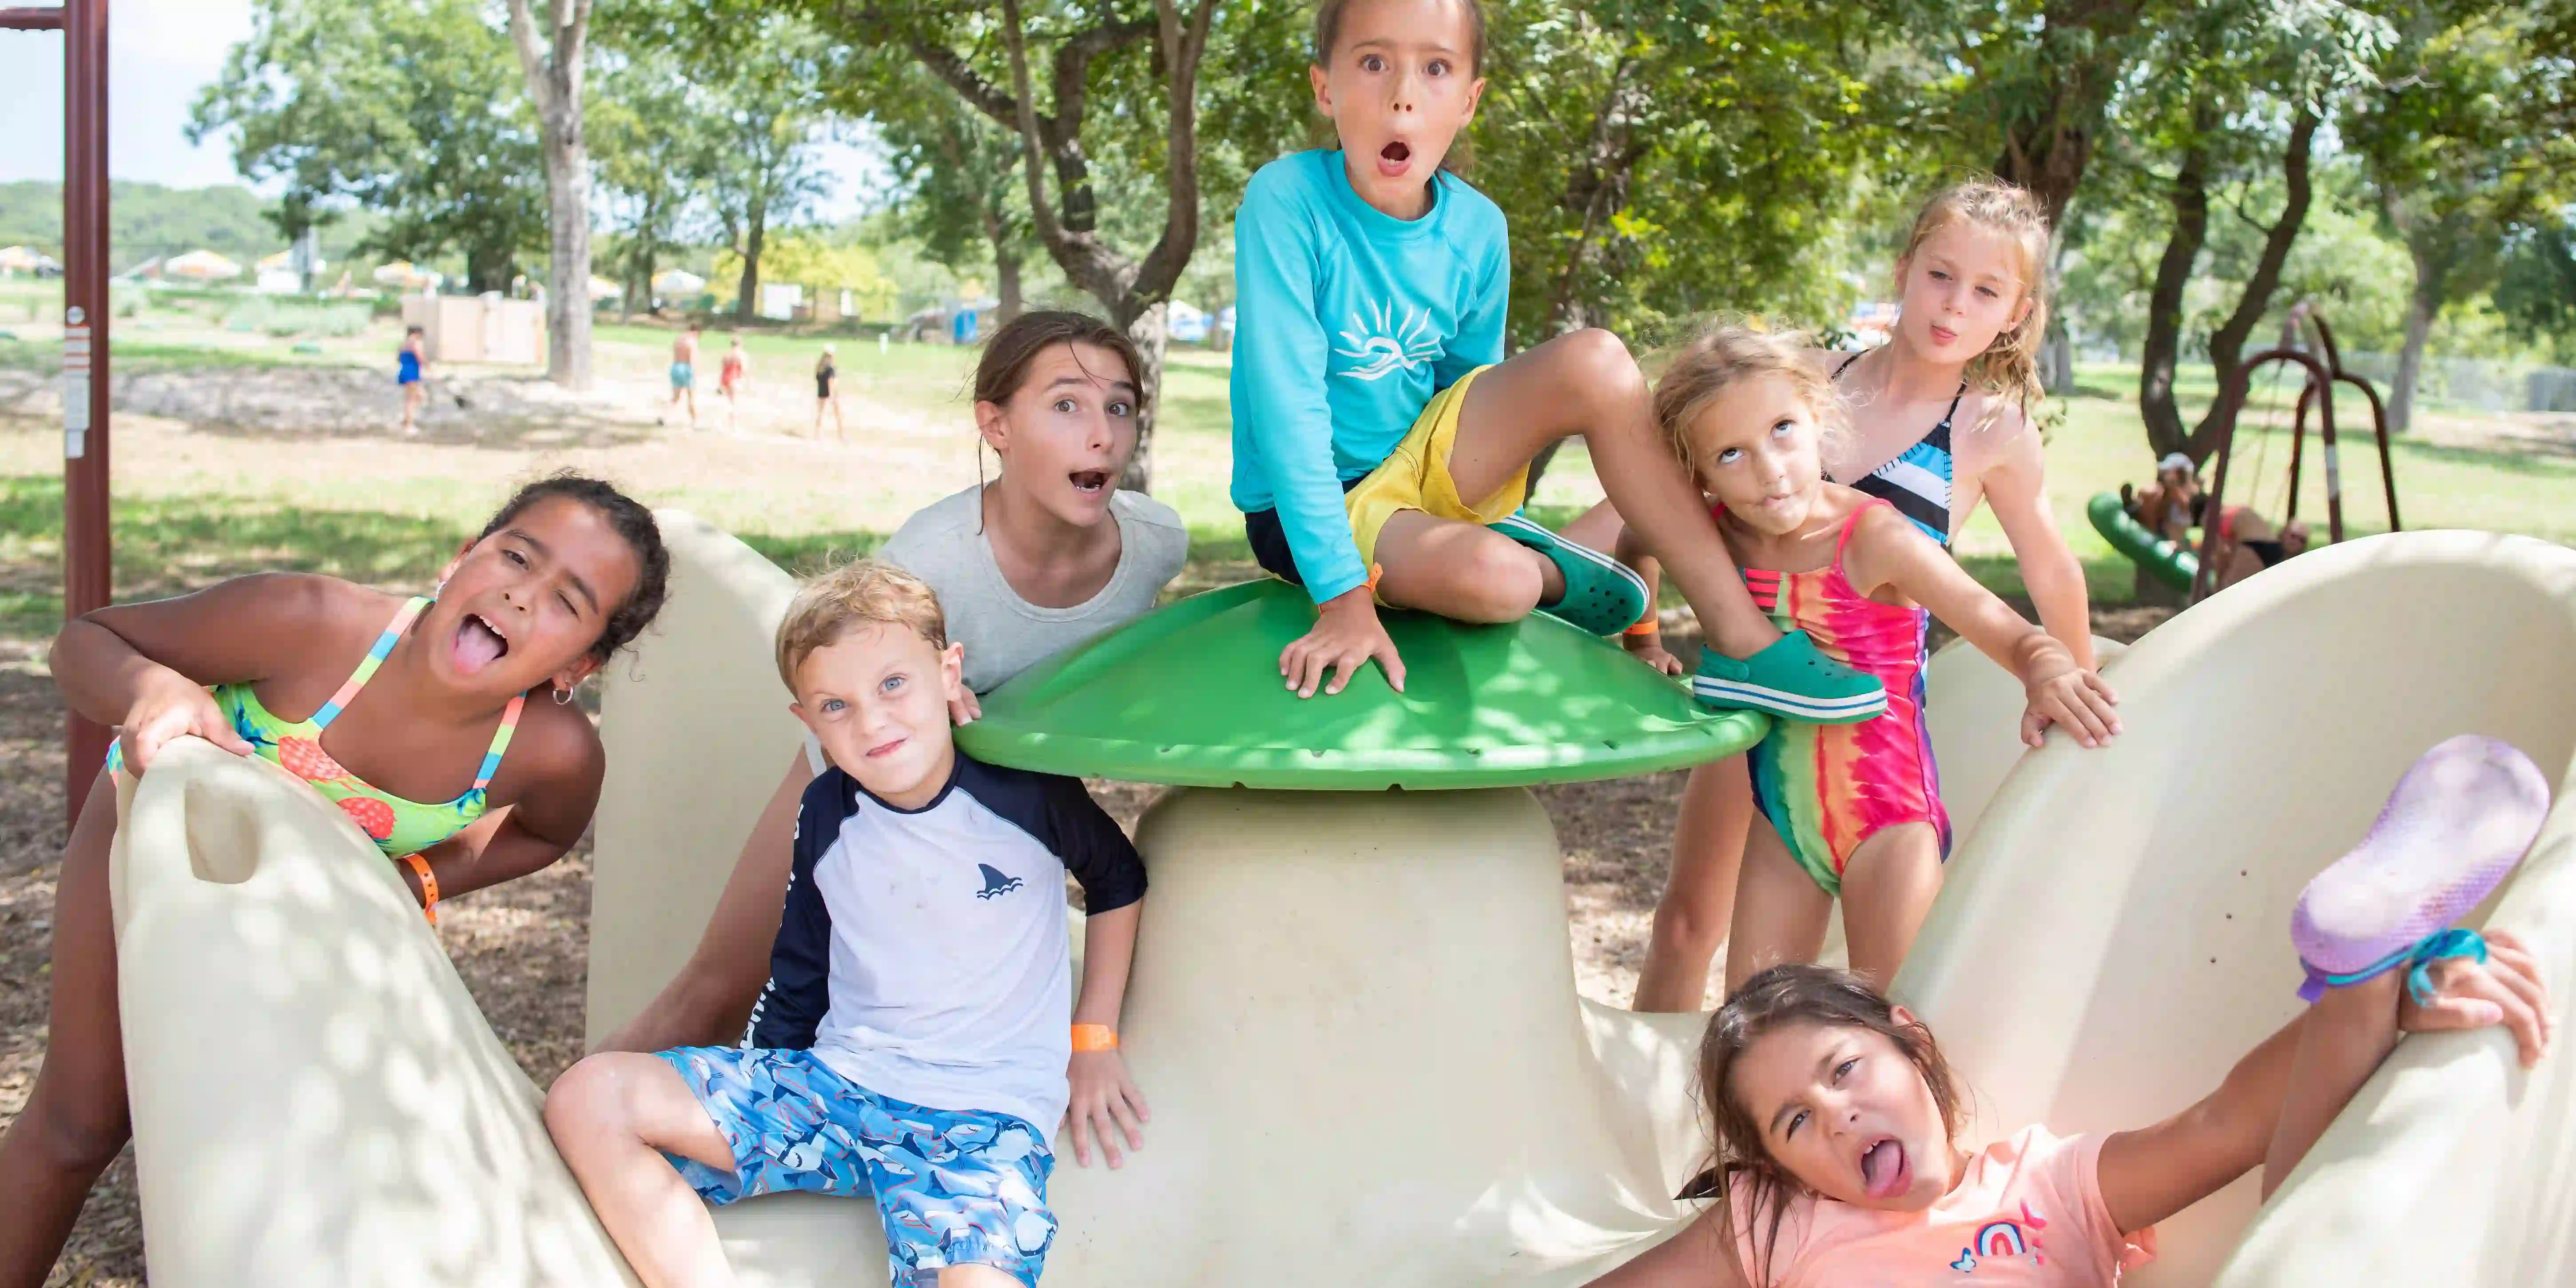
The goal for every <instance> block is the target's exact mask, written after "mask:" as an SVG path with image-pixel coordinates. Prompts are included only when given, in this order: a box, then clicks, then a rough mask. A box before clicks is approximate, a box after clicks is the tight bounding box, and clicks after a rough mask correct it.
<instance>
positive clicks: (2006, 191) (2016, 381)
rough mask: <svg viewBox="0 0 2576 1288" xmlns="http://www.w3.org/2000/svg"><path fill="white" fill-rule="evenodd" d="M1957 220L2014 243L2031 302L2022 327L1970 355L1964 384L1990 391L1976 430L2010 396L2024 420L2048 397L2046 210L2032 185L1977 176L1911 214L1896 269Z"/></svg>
mask: <svg viewBox="0 0 2576 1288" xmlns="http://www.w3.org/2000/svg"><path fill="white" fill-rule="evenodd" d="M1955 224H1965V225H1967V226H1968V227H1970V228H1975V229H1978V230H1980V231H1982V232H1989V233H1995V234H1997V235H2000V236H2002V237H2004V238H2006V239H2008V240H2010V241H2011V242H2012V244H2013V247H2014V249H2016V250H2018V251H2020V252H2021V256H2020V258H2021V264H2020V273H2021V290H2022V298H2023V299H2025V300H2028V301H2029V302H2030V312H2029V313H2027V314H2025V315H2023V317H2022V320H2021V324H2020V325H2018V326H2015V327H2012V328H2009V329H2007V330H2006V331H2005V332H2004V333H2003V334H2001V335H1998V336H1996V337H1995V342H1994V343H1993V344H1991V345H1988V346H1986V351H1985V352H1984V353H1980V354H1978V355H1977V356H1976V357H1974V358H1970V359H1969V360H1968V371H1967V380H1968V384H1969V386H1970V387H1971V388H1974V389H1977V390H1980V391H1983V392H1984V393H1986V394H1988V395H1991V396H1992V401H1991V403H1990V404H1989V405H1988V407H1987V408H1986V412H1985V414H1984V415H1983V416H1981V417H1979V418H1978V420H1977V425H1976V427H1977V428H1979V429H1984V428H1986V427H1987V426H1989V425H1991V424H1993V423H1994V421H1995V417H1996V416H1997V415H1998V414H2000V413H2001V411H2002V409H2003V404H2004V403H2005V402H2007V401H2010V402H2012V403H2015V404H2017V405H2018V406H2019V407H2020V408H2021V415H2022V419H2023V420H2024V421H2030V418H2031V408H2033V407H2036V406H2038V405H2039V402H2040V400H2041V399H2043V398H2045V397H2047V393H2046V391H2044V390H2042V389H2041V388H2040V386H2039V346H2040V342H2041V341H2042V339H2043V338H2045V337H2046V336H2047V334H2048V273H2047V271H2046V270H2047V264H2048V236H2049V233H2048V211H2047V209H2046V208H2045V207H2043V206H2042V205H2040V203H2039V198H2037V197H2035V196H2032V195H2031V192H2030V190H2029V189H2027V188H2024V187H2021V186H2020V185H2018V184H2012V183H2006V182H2005V181H2003V180H2001V179H1995V178H1979V179H1970V180H1968V181H1967V182H1965V183H1955V184H1952V185H1950V186H1949V187H1947V188H1944V189H1942V190H1941V191H1939V192H1936V193H1934V194H1932V198H1931V200H1929V201H1926V202H1924V203H1923V208H1922V209H1921V210H1918V211H1916V212H1915V214H1914V229H1913V231H1912V232H1909V233H1907V234H1906V237H1905V251H1904V253H1903V254H1901V255H1898V256H1897V257H1896V262H1897V265H1898V272H1899V273H1902V272H1903V271H1904V268H1905V266H1907V265H1910V264H1911V263H1912V262H1913V260H1914V252H1915V251H1916V250H1918V249H1920V248H1921V247H1922V245H1923V241H1924V239H1925V238H1927V237H1930V236H1931V235H1932V234H1934V233H1936V232H1939V231H1941V230H1942V229H1944V228H1948V227H1951V226H1952V225H1955ZM2034 423H2035V422H2034Z"/></svg>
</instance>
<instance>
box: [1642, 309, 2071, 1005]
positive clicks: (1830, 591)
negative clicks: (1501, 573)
mask: <svg viewBox="0 0 2576 1288" xmlns="http://www.w3.org/2000/svg"><path fill="white" fill-rule="evenodd" d="M1840 408H1841V404H1840V402H1839V401H1838V400H1836V399H1835V397H1834V395H1833V391H1832V389H1831V388H1830V387H1829V386H1828V384H1827V382H1826V378H1825V377H1824V376H1823V375H1822V374H1821V373H1818V372H1817V371H1816V370H1815V369H1814V368H1812V367H1810V366H1808V365H1807V364H1806V363H1805V362H1803V361H1802V360H1801V359H1800V357H1799V353H1798V350H1797V349H1796V348H1795V347H1793V346H1792V345H1791V344H1789V343H1788V342H1786V341H1784V340H1782V339H1778V338H1774V337H1771V336H1766V335H1762V334H1760V333H1757V332H1753V331H1747V330H1742V329H1737V328H1721V329H1719V330H1716V331H1712V332H1710V333H1709V334H1707V335H1705V336H1702V337H1701V338H1700V339H1698V340H1696V341H1694V342H1692V343H1691V344H1690V345H1689V347H1687V348H1686V349H1684V350H1683V351H1682V353H1681V355H1680V356H1679V357H1678V358H1676V359H1675V360H1674V362H1673V365H1672V366H1671V368H1670V369H1668V370H1667V371H1666V372H1665V374H1664V377H1663V379H1662V380H1661V381H1660V382H1658V383H1657V385H1656V387H1655V412H1656V415H1657V417H1658V418H1659V419H1660V420H1661V421H1662V423H1663V426H1664V431H1665V433H1666V434H1667V435H1668V436H1669V438H1670V439H1671V441H1672V444H1673V447H1674V448H1675V450H1676V451H1678V452H1679V453H1680V455H1681V457H1682V459H1683V461H1684V462H1685V463H1686V464H1688V465H1689V466H1690V468H1691V471H1692V473H1693V475H1694V476H1695V477H1696V478H1697V479H1698V480H1699V483H1700V486H1701V488H1702V489H1703V490H1704V491H1705V492H1706V493H1707V494H1708V496H1709V498H1710V500H1711V501H1712V502H1713V507H1712V508H1713V509H1714V511H1715V513H1716V515H1717V519H1718V523H1717V527H1718V533H1719V536H1720V537H1721V538H1722V539H1723V540H1724V541H1725V542H1726V545H1727V552H1728V553H1729V554H1730V555H1731V556H1732V557H1733V558H1734V560H1735V564H1736V566H1737V567H1738V568H1741V569H1743V570H1744V580H1745V583H1746V585H1747V586H1748V587H1750V588H1751V590H1752V592H1753V598H1754V602H1755V603H1757V604H1759V605H1760V606H1761V607H1762V608H1763V610H1764V611H1766V612H1768V613H1770V614H1771V616H1772V618H1773V620H1774V621H1775V622H1777V623H1778V624H1779V626H1780V628H1781V629H1782V630H1790V629H1798V630H1803V631H1805V632H1806V633H1807V634H1808V636H1809V637H1810V638H1811V639H1813V640H1814V641H1815V643H1816V647H1817V649H1818V650H1819V651H1820V652H1821V653H1822V654H1823V655H1824V656H1826V657H1829V658H1832V659H1833V660H1835V661H1837V662H1841V663H1843V664H1845V665H1847V666H1850V667H1852V668H1853V669H1855V670H1859V671H1862V672H1865V673H1867V674H1870V675H1873V676H1876V677H1878V679H1879V680H1881V681H1882V682H1884V683H1885V684H1886V686H1887V710H1886V712H1885V713H1884V714H1882V715H1878V716H1875V717H1873V718H1871V719H1868V720H1864V721H1860V722H1858V723H1852V724H1804V723H1799V724H1792V723H1789V722H1785V721H1784V722H1778V723H1775V724H1774V725H1773V727H1772V730H1771V732H1770V734H1769V735H1768V736H1767V737H1765V738H1764V739H1763V741H1762V743H1761V745H1760V746H1759V747H1757V748H1755V749H1754V751H1753V753H1752V755H1751V763H1752V770H1753V791H1754V802H1755V805H1756V806H1757V808H1758V809H1759V810H1760V812H1761V814H1762V817H1763V818H1764V819H1765V820H1767V821H1768V823H1769V826H1767V827H1765V826H1760V825H1756V826H1755V827H1754V829H1753V835H1752V837H1751V839H1750V841H1749V843H1748V845H1747V847H1746V850H1745V857H1744V872H1743V876H1742V878H1741V879H1740V884H1739V885H1738V887H1737V892H1736V899H1735V922H1734V928H1733V933H1732V934H1731V935H1730V936H1729V937H1728V948H1727V960H1726V980H1727V986H1728V989H1729V991H1730V992H1731V991H1732V990H1733V989H1734V988H1735V986H1737V985H1739V984H1741V983H1742V982H1743V981H1744V980H1745V979H1746V978H1748V977H1750V976H1751V975H1752V974H1753V972H1754V971H1755V970H1756V969H1757V968H1758V967H1760V966H1767V965H1770V964H1772V963H1775V962H1780V961H1813V960H1815V957H1816V954H1817V953H1818V952H1819V951H1820V950H1821V949H1822V947H1823V945H1824V934H1825V919H1826V917H1828V916H1829V915H1831V913H1832V911H1833V905H1834V901H1835V900H1836V899H1837V898H1840V899H1841V900H1842V903H1843V926H1844V929H1845V931H1846V938H1847V939H1848V940H1849V942H1850V945H1851V963H1852V968H1853V969H1854V970H1856V971H1859V972H1861V973H1862V974H1865V975H1868V976H1870V977H1871V978H1874V979H1876V980H1878V981H1879V982H1880V983H1882V984H1884V983H1885V982H1886V981H1887V980H1888V979H1890V978H1892V977H1893V976H1894V975H1895V973H1896V968H1897V965H1898V964H1899V963H1901V962H1903V961H1904V960H1905V953H1906V950H1907V949H1908V948H1910V947H1911V946H1912V945H1913V943H1914V933H1915V930H1916V929H1917V928H1918V927H1919V926H1921V924H1922V922H1923V915H1924V913H1926V912H1927V911H1929V910H1930V909H1931V906H1932V897H1933V896H1934V895H1935V894H1937V893H1939V891H1940V888H1941V862H1942V860H1943V859H1944V858H1946V857H1947V856H1948V852H1949V843H1950V835H1949V833H1950V822H1949V817H1948V816H1947V815H1946V814H1945V813H1944V812H1943V811H1942V808H1941V794H1940V790H1939V786H1938V782H1939V780H1938V775H1937V773H1936V772H1935V770H1934V768H1933V764H1932V746H1931V742H1930V740H1929V738H1928V737H1927V736H1926V735H1925V733H1924V729H1923V714H1922V705H1923V662H1924V631H1925V627H1926V624H1927V621H1928V618H1929V617H1931V616H1937V617H1939V618H1940V619H1941V620H1942V621H1943V622H1944V623H1946V624H1948V625H1949V626H1951V627H1952V628H1953V629H1955V630H1957V631H1958V632H1959V634H1960V635H1962V636H1965V637H1966V638H1967V639H1968V640H1969V641H1970V642H1971V643H1973V644H1975V645H1976V646H1977V647H1978V648H1979V649H1981V650H1983V651H1984V652H1985V653H1986V654H1987V655H1988V656H1990V657H1992V658H1994V659H1995V660H1996V661H1997V662H2000V663H2002V664H2003V665H2004V666H2005V667H2006V668H2007V669H2009V670H2010V671H2012V672H2013V673H2014V674H2015V675H2017V676H2019V677H2020V678H2021V681H2022V683H2023V684H2024V685H2025V686H2026V687H2027V688H2028V690H2029V695H2030V707H2029V710H2028V712H2027V713H2026V714H2025V715H2024V716H2023V719H2022V738H2023V741H2025V742H2028V743H2031V744H2032V745H2034V746H2036V745H2037V744H2038V742H2039V740H2040V737H2041V733H2042V731H2043V730H2044V729H2046V728H2047V727H2048V726H2049V725H2052V724H2055V725H2062V726H2064V727H2065V728H2066V729H2067V731H2068V732H2070V733H2072V734H2073V735H2074V736H2075V738H2076V740H2077V741H2078V742H2081V743H2083V744H2084V745H2085V746H2088V747H2092V746H2099V745H2101V744H2103V743H2106V742H2108V741H2109V740H2110V739H2111V737H2112V735H2114V734H2116V733H2117V732H2119V722H2118V720H2117V718H2116V717H2115V716H2114V715H2113V714H2112V711H2111V706H2112V703H2113V701H2114V699H2113V697H2112V695H2111V691H2110V689H2109V688H2108V687H2107V686H2105V685H2104V684H2103V683H2102V680H2101V677H2099V676H2097V675H2095V674H2094V673H2093V672H2092V671H2091V670H2089V669H2086V668H2085V667H2082V666H2080V665H2078V664H2077V662H2076V660H2075V658H2074V657H2073V656H2072V655H2071V654H2069V653H2068V652H2067V650H2066V648H2065V646H2064V645H2061V644H2059V643H2058V642H2057V641H2055V640H2053V639H2051V638H2049V637H2048V635H2047V634H2045V633H2044V632H2042V631H2041V630H2039V628H2037V627H2035V626H2033V625H2031V624H2030V623H2029V622H2027V621H2024V620H2022V618H2021V617H2020V616H2019V615H2018V614H2016V613H2015V612H2013V610H2012V609H2011V608H2010V607H2008V606H2006V605H2005V604H2004V602H2003V601H2002V600H2000V599H1997V598H1995V596H1994V595H1993V593H1992V592H1990V591H1988V590H1986V589H1985V588H1984V587H1982V586H1980V585H1978V584H1977V583H1976V581H1975V580H1974V579H1973V578H1971V577H1969V576H1968V574H1967V573H1965V572H1964V571H1962V570H1961V569H1960V568H1959V565H1958V564H1957V563H1956V562H1954V561H1953V560H1952V559H1951V558H1950V557H1949V555H1948V554H1947V553H1946V552H1944V551H1943V550H1942V549H1941V547H1940V546H1938V545H1937V544H1935V543H1934V542H1932V541H1931V540H1930V539H1928V538H1926V537H1925V536H1924V535H1923V534H1922V533H1921V532H1920V531H1918V530H1917V529H1916V528H1915V526H1914V524H1913V523H1912V522H1910V521H1909V520H1908V519H1907V518H1906V517H1905V516H1904V515H1903V514H1901V513H1899V512H1898V511H1897V510H1896V509H1895V508H1893V507H1892V506H1890V505H1889V504H1888V503H1887V502H1886V501H1884V500H1880V499H1876V498H1873V497H1871V496H1869V495H1867V494H1866V493H1863V492H1861V491H1858V490H1855V489H1853V488H1848V487H1842V486H1840V485H1837V484H1833V483H1828V482H1826V481H1825V479H1824V468H1823V463H1822V460H1821V457H1820V444H1819V440H1820V438H1821V436H1822V435H1823V434H1824V433H1826V432H1829V431H1830V430H1832V429H1834V428H1836V427H1838V426H1839V424H1840V421H1839V416H1840V414H1841V413H1840ZM1626 544H1627V542H1626V540H1625V539H1624V538H1623V540H1622V545H1623V547H1624V546H1625V545H1626ZM1635 553H1636V552H1634V551H1631V550H1623V557H1627V556H1629V555H1633V554H1635ZM1927 610H1928V613H1927Z"/></svg>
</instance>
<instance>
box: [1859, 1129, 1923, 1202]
mask: <svg viewBox="0 0 2576 1288" xmlns="http://www.w3.org/2000/svg"><path fill="white" fill-rule="evenodd" d="M1911 1177H1912V1169H1910V1168H1908V1167H1907V1166H1906V1164H1905V1147H1904V1146H1903V1145H1900V1144H1898V1143H1896V1141H1895V1139H1894V1138H1892V1137H1891V1138H1889V1139H1886V1140H1882V1141H1879V1142H1878V1143H1876V1144H1874V1145H1871V1146H1870V1147H1869V1148H1868V1149H1865V1150H1863V1151H1861V1156H1860V1180H1861V1185H1862V1186H1863V1188H1865V1189H1867V1190H1868V1191H1869V1196H1870V1197H1871V1198H1874V1199H1883V1198H1892V1197H1894V1196H1896V1195H1898V1194H1902V1193H1904V1192H1905V1184H1906V1182H1907V1181H1908V1180H1909V1179H1911Z"/></svg>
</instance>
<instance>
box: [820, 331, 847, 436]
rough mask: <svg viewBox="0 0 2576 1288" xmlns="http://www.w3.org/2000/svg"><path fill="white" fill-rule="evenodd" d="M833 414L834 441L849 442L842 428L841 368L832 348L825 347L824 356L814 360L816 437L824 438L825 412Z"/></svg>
mask: <svg viewBox="0 0 2576 1288" xmlns="http://www.w3.org/2000/svg"><path fill="white" fill-rule="evenodd" d="M825 408H830V409H831V412H832V440H833V441H834V442H848V441H849V435H848V434H847V433H846V432H844V431H843V429H842V428H841V367H840V363H839V362H838V361H837V360H836V359H835V358H834V357H833V356H832V346H830V345H828V344H827V345H824V346H823V356H822V357H819V358H816V359H815V360H814V437H816V438H821V437H822V436H823V411H824V409H825Z"/></svg>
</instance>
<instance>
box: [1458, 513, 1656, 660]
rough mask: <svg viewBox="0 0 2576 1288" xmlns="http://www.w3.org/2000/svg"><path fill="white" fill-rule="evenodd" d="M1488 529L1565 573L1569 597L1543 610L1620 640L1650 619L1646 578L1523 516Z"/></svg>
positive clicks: (1571, 623)
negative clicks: (1641, 621) (1621, 634)
mask: <svg viewBox="0 0 2576 1288" xmlns="http://www.w3.org/2000/svg"><path fill="white" fill-rule="evenodd" d="M1486 526H1488V527H1490V528H1492V529H1493V530H1494V531H1496V532H1499V533H1501V534H1503V535H1504V536H1507V537H1510V538H1511V539H1512V540H1514V541H1517V542H1519V543H1521V544H1522V545H1525V546H1528V547H1529V548H1530V549H1532V550H1535V551H1537V552H1539V553H1540V554H1543V555H1546V556H1547V557H1548V559H1549V560H1550V561H1551V562H1553V563H1555V565H1556V567H1557V571H1559V572H1562V573H1564V574H1565V594H1564V595H1563V596H1562V597H1560V598H1559V599H1558V600H1557V601H1556V602H1555V603H1552V604H1541V605H1539V606H1538V611H1540V612H1542V613H1545V614H1547V615H1548V616H1550V617H1553V618H1555V619H1557V620H1558V621H1561V622H1564V623H1566V624H1567V625H1570V626H1573V627H1575V628H1576V629H1578V630H1582V631H1586V632H1589V633H1591V634H1594V635H1616V634H1618V633H1619V632H1621V631H1624V630H1626V629H1628V628H1629V627H1631V626H1634V625H1636V624H1637V619H1638V618H1640V617H1643V616H1645V614H1646V579H1645V578H1643V577H1640V576H1638V575H1637V572H1636V570H1635V569H1633V568H1630V567H1628V566H1627V565H1625V564H1623V563H1620V562H1619V561H1618V560H1616V559H1613V558H1611V557H1610V556H1608V555H1605V554H1603V553H1601V552H1600V551H1598V550H1595V549H1593V548H1591V547H1590V546H1582V545H1576V544H1575V543H1574V542H1571V541H1568V540H1566V539H1565V538H1563V537H1560V536H1558V535H1556V534H1555V533H1553V532H1550V531H1548V530H1547V529H1545V528H1542V527H1540V526H1538V525H1537V524H1535V523H1532V522H1530V521H1529V520H1528V519H1526V518H1523V517H1521V516H1520V515H1517V514H1515V515H1513V516H1511V517H1510V518H1508V519H1505V520H1503V521H1502V522H1500V523H1494V524H1488V525H1486Z"/></svg>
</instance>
